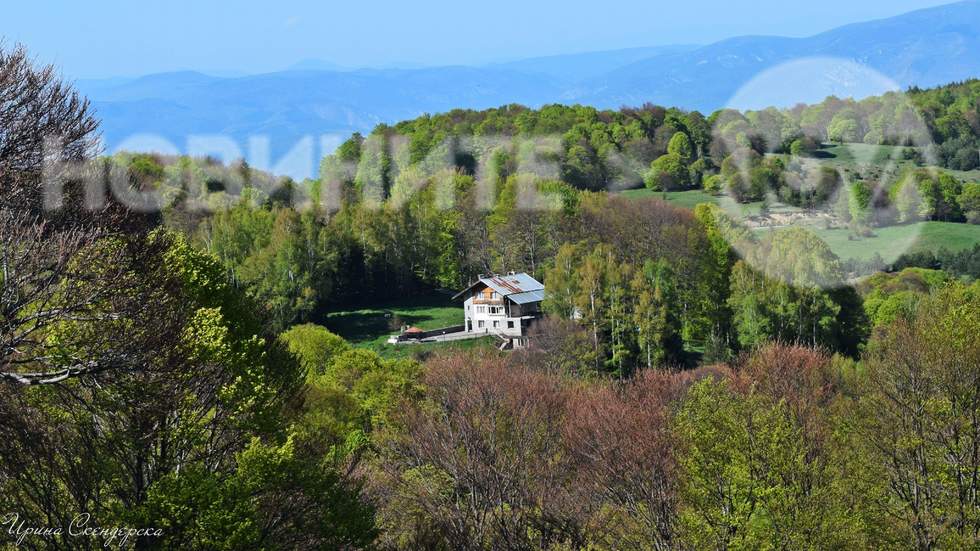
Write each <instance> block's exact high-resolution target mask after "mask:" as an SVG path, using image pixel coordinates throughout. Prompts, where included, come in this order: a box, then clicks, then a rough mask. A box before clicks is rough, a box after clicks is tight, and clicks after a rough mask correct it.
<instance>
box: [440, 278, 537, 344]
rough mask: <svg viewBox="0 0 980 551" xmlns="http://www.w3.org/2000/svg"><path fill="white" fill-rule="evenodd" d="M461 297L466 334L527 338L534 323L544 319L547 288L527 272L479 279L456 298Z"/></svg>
mask: <svg viewBox="0 0 980 551" xmlns="http://www.w3.org/2000/svg"><path fill="white" fill-rule="evenodd" d="M460 298H462V299H464V302H463V315H464V319H465V328H466V329H465V330H466V332H467V333H490V334H497V335H501V336H506V337H524V336H526V335H527V327H528V324H529V323H530V322H531V320H534V319H536V318H538V317H540V316H541V301H543V300H544V285H542V284H541V282H539V281H537V280H536V279H534V278H533V277H531V276H529V275H527V274H525V273H520V274H516V273H513V272H511V273H509V274H507V275H489V276H480V278H479V279H478V280H477V281H476V282H475V283H473V284H471V285H470V286H469V287H467V288H466V289H463V290H462V291H460V292H459V293H458V294H457V295H456V296H455V297H453V299H454V300H459V299H460Z"/></svg>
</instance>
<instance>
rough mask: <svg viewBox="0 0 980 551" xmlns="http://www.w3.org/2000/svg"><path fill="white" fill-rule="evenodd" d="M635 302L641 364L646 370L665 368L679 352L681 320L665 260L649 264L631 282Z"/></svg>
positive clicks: (670, 275)
mask: <svg viewBox="0 0 980 551" xmlns="http://www.w3.org/2000/svg"><path fill="white" fill-rule="evenodd" d="M630 293H631V294H632V299H633V300H635V301H636V305H635V307H634V311H633V323H634V324H635V326H636V339H637V345H638V346H639V348H640V355H641V361H645V363H646V366H647V368H651V367H654V366H660V365H664V364H665V363H666V362H667V360H668V359H673V358H669V356H668V355H669V354H671V353H672V352H674V351H677V350H680V349H681V348H682V347H683V343H681V342H680V330H681V327H680V321H679V320H678V318H677V315H676V311H674V310H673V309H672V306H673V305H675V304H676V297H677V290H676V285H675V283H674V274H673V271H672V270H671V269H670V265H669V264H668V263H667V262H666V261H665V260H660V261H659V262H653V261H647V262H646V263H645V264H644V265H643V269H642V270H641V271H638V272H637V273H636V275H635V276H634V278H633V281H632V282H631V283H630Z"/></svg>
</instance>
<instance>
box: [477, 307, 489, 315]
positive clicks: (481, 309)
mask: <svg viewBox="0 0 980 551" xmlns="http://www.w3.org/2000/svg"><path fill="white" fill-rule="evenodd" d="M486 311H487V307H486V306H477V307H476V313H477V314H482V313H484V312H486Z"/></svg>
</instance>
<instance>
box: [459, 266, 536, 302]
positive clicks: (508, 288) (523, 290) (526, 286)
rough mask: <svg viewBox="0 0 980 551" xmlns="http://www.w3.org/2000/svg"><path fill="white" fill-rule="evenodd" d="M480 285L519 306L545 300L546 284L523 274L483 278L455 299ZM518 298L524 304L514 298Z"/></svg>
mask: <svg viewBox="0 0 980 551" xmlns="http://www.w3.org/2000/svg"><path fill="white" fill-rule="evenodd" d="M480 283H482V284H484V285H486V286H487V287H490V288H491V289H493V290H494V291H496V292H497V294H499V295H500V296H501V297H506V298H509V299H511V300H513V301H514V302H517V303H518V304H526V303H528V302H536V301H540V300H544V284H542V283H541V282H540V281H538V280H536V279H534V278H533V277H531V276H529V275H527V274H525V273H523V272H521V273H519V274H506V275H491V276H484V277H481V278H480V279H479V280H477V281H476V282H474V283H473V284H472V285H470V286H469V287H467V288H466V289H463V290H462V291H460V292H459V294H457V295H456V296H455V297H453V298H459V297H461V296H463V295H464V294H466V292H467V291H469V290H470V289H472V288H473V287H475V286H476V285H478V284H480ZM532 293H536V294H532ZM516 296H521V299H520V300H521V301H523V302H519V301H518V299H516V298H514V297H516Z"/></svg>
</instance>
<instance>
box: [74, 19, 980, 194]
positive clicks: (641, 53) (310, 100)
mask: <svg viewBox="0 0 980 551" xmlns="http://www.w3.org/2000/svg"><path fill="white" fill-rule="evenodd" d="M814 57H817V58H833V59H835V60H845V62H844V63H843V64H842V63H837V62H834V63H830V62H826V61H823V62H816V64H814V62H810V61H804V62H802V63H801V64H800V65H798V66H795V67H794V66H793V65H790V66H789V67H788V68H786V69H785V70H783V71H782V72H779V71H778V70H777V72H775V73H772V74H770V75H769V78H768V80H765V79H764V80H763V81H762V84H759V85H758V87H757V88H756V89H752V90H750V92H751V94H750V95H752V94H754V95H756V96H759V98H762V97H765V98H766V100H768V98H769V97H770V96H769V94H770V92H773V91H774V89H779V90H778V92H779V93H776V94H773V95H772V96H771V97H772V100H771V101H772V103H781V104H792V103H796V102H799V101H815V100H819V99H821V98H822V97H823V96H825V95H827V94H828V93H837V94H839V95H853V96H855V97H860V96H864V95H868V94H871V93H876V92H878V91H880V88H881V87H882V86H884V87H889V86H891V87H894V86H896V85H897V86H899V87H906V86H909V85H918V86H921V87H927V86H934V85H938V84H944V83H947V82H950V81H956V80H962V79H966V78H970V77H977V76H980V0H969V1H966V2H959V3H956V4H950V5H946V6H940V7H936V8H929V9H925V10H920V11H915V12H911V13H907V14H904V15H900V16H898V17H893V18H889V19H883V20H878V21H871V22H866V23H857V24H853V25H847V26H844V27H840V28H837V29H833V30H831V31H827V32H824V33H821V34H819V35H816V36H812V37H808V38H784V37H772V36H746V37H739V38H732V39H728V40H723V41H721V42H717V43H714V44H710V45H707V46H692V45H676V46H660V47H651V48H633V49H627V50H615V51H607V52H589V53H580V54H570V55H561V56H552V57H541V58H534V59H527V60H520V61H514V62H509V63H500V64H495V65H489V66H481V67H461V66H453V67H430V68H412V67H405V66H402V67H401V68H384V69H346V68H342V67H337V66H335V65H331V64H329V63H326V62H321V61H317V60H306V61H301V62H299V63H297V64H296V65H294V66H292V67H290V68H289V69H288V70H286V71H282V72H276V73H269V74H262V75H254V76H243V77H234V78H229V77H216V76H208V75H204V74H201V73H195V72H178V73H165V74H154V75H148V76H145V77H141V78H134V79H109V80H83V81H79V82H77V83H76V84H77V86H78V88H79V89H80V90H81V91H82V92H84V93H85V94H86V95H88V96H89V98H91V99H92V100H93V102H94V104H95V107H96V109H97V111H98V114H99V116H100V118H101V119H102V131H103V139H104V141H105V142H106V145H107V147H108V148H109V149H110V150H112V149H114V148H115V147H116V146H117V145H119V144H120V143H122V142H123V140H125V139H126V138H128V137H130V136H133V135H136V134H153V135H157V136H160V137H163V138H165V139H167V140H169V141H170V142H172V143H173V144H174V145H176V146H177V147H178V149H181V148H183V147H184V145H185V143H186V141H187V136H188V135H223V136H228V137H230V138H232V139H233V140H236V141H237V142H238V143H239V144H241V146H242V147H243V148H244V147H245V143H246V141H247V139H248V137H250V136H256V135H261V136H266V137H268V138H269V140H270V142H271V143H272V150H273V154H279V155H281V154H282V153H284V152H285V151H286V150H288V149H289V148H291V147H292V146H293V145H294V144H295V143H297V141H298V140H300V139H301V138H302V137H304V136H314V137H315V139H316V142H317V143H319V142H320V137H321V136H323V135H331V134H333V135H336V138H335V140H334V143H335V142H336V140H339V139H340V137H341V136H346V135H347V134H349V133H350V132H352V131H355V130H357V131H367V130H370V129H371V128H372V127H373V126H375V125H376V124H378V123H381V122H388V123H392V122H396V121H399V120H404V119H409V118H414V117H417V116H418V115H420V114H422V113H426V112H429V113H432V112H441V111H447V110H450V109H453V108H472V109H481V108H487V107H493V106H499V105H504V104H509V103H521V104H525V105H529V106H532V107H536V106H540V105H542V104H545V103H553V102H559V103H583V104H589V105H595V106H597V107H609V108H616V107H620V106H623V105H640V104H643V103H647V102H651V103H656V104H661V105H667V106H677V107H682V108H687V109H699V110H701V111H703V112H710V111H712V110H714V109H717V108H719V107H723V106H725V105H727V104H729V103H730V101H731V100H732V98H733V96H735V97H739V96H738V95H737V92H738V91H739V90H740V89H741V88H742V87H743V86H745V85H746V83H749V82H751V81H752V80H753V78H755V77H756V76H757V75H759V74H764V73H765V72H766V71H772V70H773V69H774V68H778V67H780V66H784V64H787V63H791V62H794V61H797V60H807V59H810V58H814ZM862 67H867V68H870V69H873V70H874V71H877V72H878V73H880V74H881V75H883V77H884V78H879V79H875V78H873V77H871V76H868V75H867V74H866V73H862V69H861V68H862ZM801 79H806V80H805V81H804V80H801ZM871 80H876V82H874V83H869V81H871ZM763 91H764V92H765V93H763ZM743 96H744V94H743ZM744 99H745V98H744V97H742V98H741V100H742V101H743V102H744ZM757 99H758V98H757ZM738 103H739V102H738V101H736V104H738ZM736 106H742V105H740V104H738V105H736ZM746 106H749V107H757V106H756V105H746ZM759 106H761V105H759ZM328 141H329V140H328ZM295 175H303V174H295Z"/></svg>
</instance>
